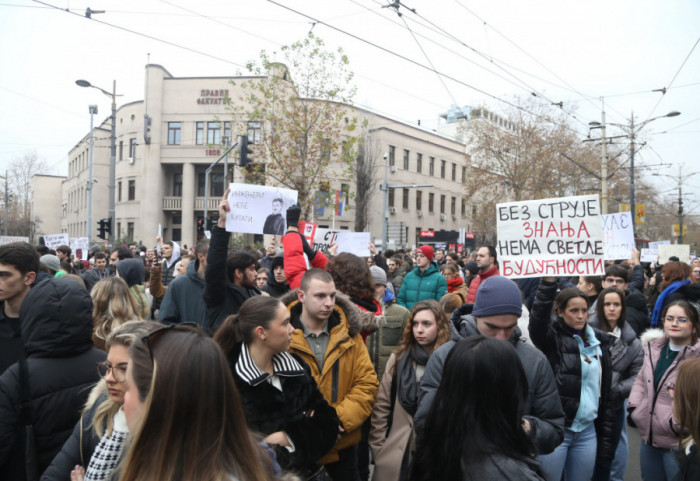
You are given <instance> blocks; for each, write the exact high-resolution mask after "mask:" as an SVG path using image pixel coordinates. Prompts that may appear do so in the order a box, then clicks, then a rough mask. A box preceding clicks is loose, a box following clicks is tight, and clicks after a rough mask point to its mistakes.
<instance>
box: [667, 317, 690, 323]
mask: <svg viewBox="0 0 700 481" xmlns="http://www.w3.org/2000/svg"><path fill="white" fill-rule="evenodd" d="M664 321H666V322H668V323H673V321H678V322H679V323H681V324H685V323H686V322H688V319H686V318H685V317H673V316H666V317H665V318H664Z"/></svg>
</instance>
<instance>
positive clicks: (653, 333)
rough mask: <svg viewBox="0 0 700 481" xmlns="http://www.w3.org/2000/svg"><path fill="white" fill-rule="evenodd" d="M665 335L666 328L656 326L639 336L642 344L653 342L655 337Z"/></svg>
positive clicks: (658, 337)
mask: <svg viewBox="0 0 700 481" xmlns="http://www.w3.org/2000/svg"><path fill="white" fill-rule="evenodd" d="M663 337H664V330H663V329H660V328H656V327H652V328H650V329H647V330H646V331H644V332H643V333H642V335H641V336H639V340H640V341H642V345H644V344H646V343H648V342H651V341H653V340H655V339H661V338H663Z"/></svg>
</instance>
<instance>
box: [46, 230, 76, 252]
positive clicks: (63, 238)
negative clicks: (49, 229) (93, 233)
mask: <svg viewBox="0 0 700 481" xmlns="http://www.w3.org/2000/svg"><path fill="white" fill-rule="evenodd" d="M44 245H45V246H46V247H48V248H49V249H54V250H55V249H56V247H58V246H67V245H70V239H69V238H68V233H67V232H63V233H61V234H48V235H45V236H44Z"/></svg>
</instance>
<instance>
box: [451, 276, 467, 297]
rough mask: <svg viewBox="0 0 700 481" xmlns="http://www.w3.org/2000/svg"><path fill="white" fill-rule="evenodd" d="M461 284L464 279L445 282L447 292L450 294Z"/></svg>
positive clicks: (459, 278)
mask: <svg viewBox="0 0 700 481" xmlns="http://www.w3.org/2000/svg"><path fill="white" fill-rule="evenodd" d="M462 284H464V279H462V278H461V277H458V278H457V279H452V280H451V281H447V292H449V293H452V292H454V291H456V290H457V289H458V288H459V286H461V285H462Z"/></svg>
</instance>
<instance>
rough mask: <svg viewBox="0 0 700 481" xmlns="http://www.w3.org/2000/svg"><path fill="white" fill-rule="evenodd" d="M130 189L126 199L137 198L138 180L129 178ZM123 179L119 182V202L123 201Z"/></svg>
mask: <svg viewBox="0 0 700 481" xmlns="http://www.w3.org/2000/svg"><path fill="white" fill-rule="evenodd" d="M127 186H128V190H127V197H126V200H136V180H135V179H129V180H128V182H127ZM122 190H123V189H122V181H121V180H120V181H118V182H117V202H121V201H122Z"/></svg>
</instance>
